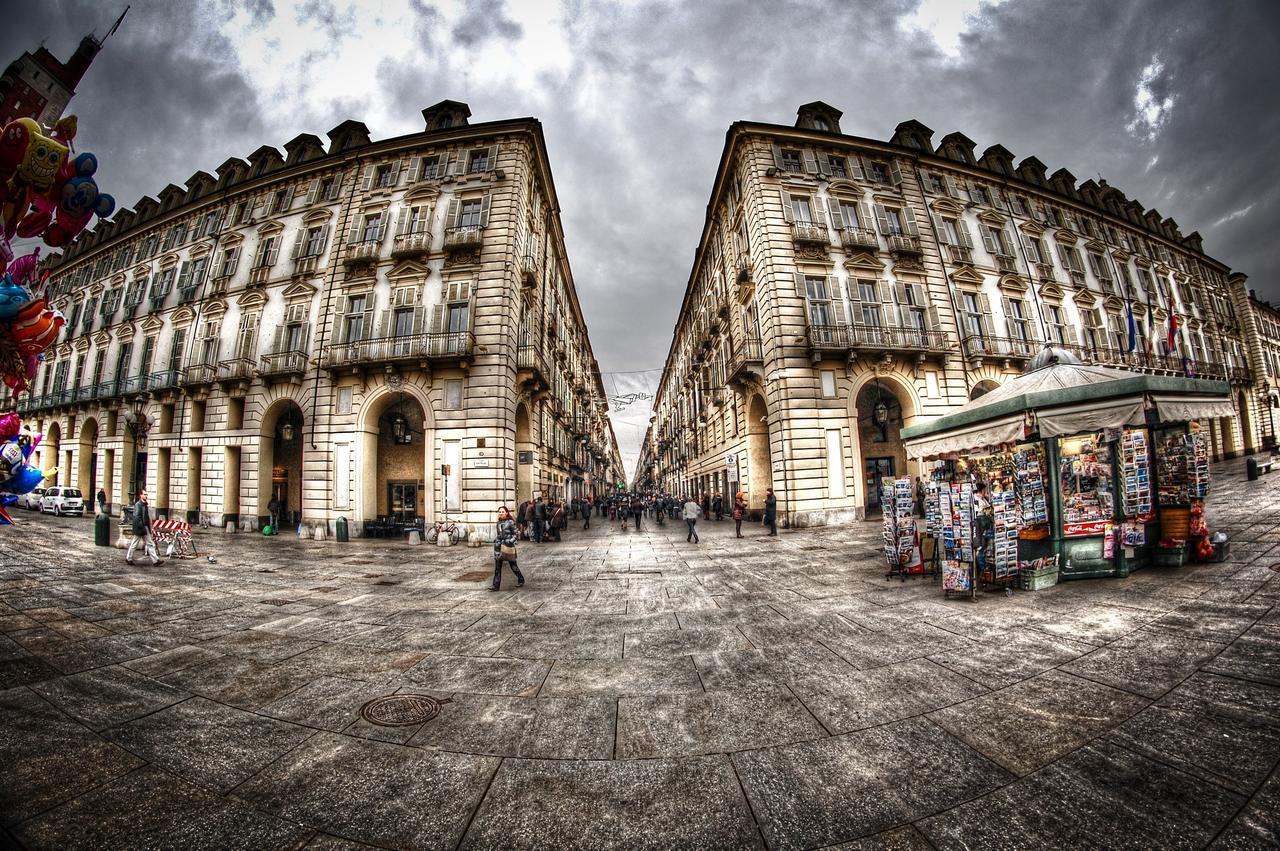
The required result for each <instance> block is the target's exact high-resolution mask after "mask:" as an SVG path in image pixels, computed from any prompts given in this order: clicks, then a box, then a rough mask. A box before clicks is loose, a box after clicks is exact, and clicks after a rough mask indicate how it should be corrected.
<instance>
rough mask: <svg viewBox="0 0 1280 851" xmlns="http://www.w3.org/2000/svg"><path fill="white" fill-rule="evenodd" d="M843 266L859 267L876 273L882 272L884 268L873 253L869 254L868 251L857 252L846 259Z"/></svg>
mask: <svg viewBox="0 0 1280 851" xmlns="http://www.w3.org/2000/svg"><path fill="white" fill-rule="evenodd" d="M844 267H845V268H846V269H860V270H862V271H869V272H876V273H879V272H883V271H884V268H885V266H884V264H883V263H881V262H880V261H879V260H877V259H876V258H875V255H873V254H871V253H870V252H869V251H859V252H857V253H856V254H854V255H853V256H852V257H850V258H849V259H848V260H845V261H844Z"/></svg>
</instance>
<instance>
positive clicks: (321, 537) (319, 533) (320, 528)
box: [316, 526, 324, 541]
mask: <svg viewBox="0 0 1280 851" xmlns="http://www.w3.org/2000/svg"><path fill="white" fill-rule="evenodd" d="M316 540H317V541H323V540H324V527H323V526H317V527H316Z"/></svg>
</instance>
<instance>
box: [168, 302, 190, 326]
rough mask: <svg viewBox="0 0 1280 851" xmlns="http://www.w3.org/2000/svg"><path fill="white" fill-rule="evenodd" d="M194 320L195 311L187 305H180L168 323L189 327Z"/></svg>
mask: <svg viewBox="0 0 1280 851" xmlns="http://www.w3.org/2000/svg"><path fill="white" fill-rule="evenodd" d="M195 318H196V314H195V311H193V310H192V309H191V307H190V306H189V305H185V304H184V305H182V306H181V307H179V308H178V309H177V310H175V311H174V312H173V314H172V315H171V316H170V317H169V321H170V322H171V323H172V324H173V325H174V326H178V325H190V324H191V320H193V319H195Z"/></svg>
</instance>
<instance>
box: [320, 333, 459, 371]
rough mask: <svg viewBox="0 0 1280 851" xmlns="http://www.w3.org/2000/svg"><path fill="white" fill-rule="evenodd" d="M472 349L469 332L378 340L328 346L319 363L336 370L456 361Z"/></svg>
mask: <svg viewBox="0 0 1280 851" xmlns="http://www.w3.org/2000/svg"><path fill="white" fill-rule="evenodd" d="M474 347H475V337H474V336H473V335H472V333H471V332H470V331H448V332H437V333H433V334H410V335H406V336H402V337H378V338H376V339H368V340H357V341H353V342H350V343H338V344H335V345H332V346H327V347H325V350H324V353H323V355H322V356H321V363H322V364H323V365H324V366H325V367H328V368H332V369H338V368H342V367H349V366H361V365H365V364H370V363H391V362H394V361H406V360H409V361H412V360H456V359H463V358H469V357H471V353H472V351H473V349H474Z"/></svg>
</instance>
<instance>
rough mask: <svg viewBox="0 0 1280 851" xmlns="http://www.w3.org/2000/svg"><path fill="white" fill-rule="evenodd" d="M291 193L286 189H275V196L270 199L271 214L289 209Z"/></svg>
mask: <svg viewBox="0 0 1280 851" xmlns="http://www.w3.org/2000/svg"><path fill="white" fill-rule="evenodd" d="M292 195H293V193H292V192H290V191H289V190H288V189H278V190H276V194H275V196H274V197H273V198H272V199H271V212H272V214H273V215H276V214H279V213H283V212H285V211H286V210H288V209H289V202H290V201H291V200H292V198H291V196H292Z"/></svg>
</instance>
